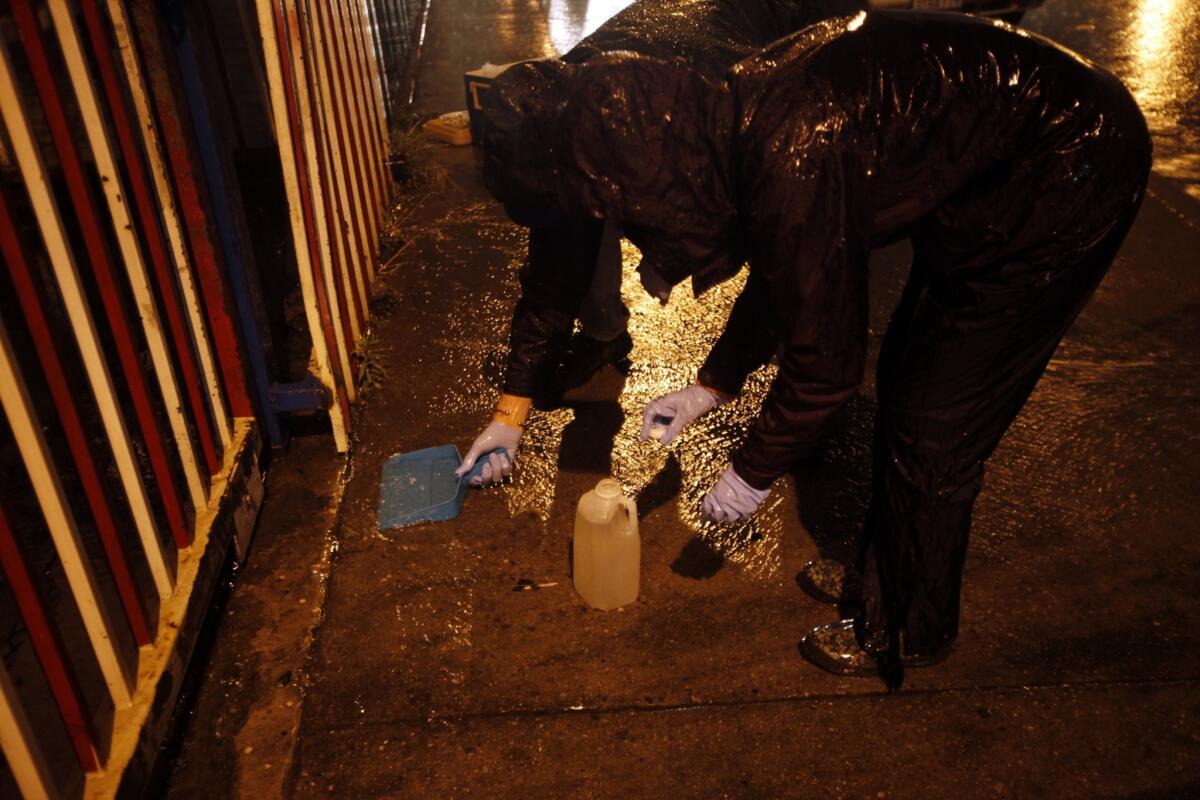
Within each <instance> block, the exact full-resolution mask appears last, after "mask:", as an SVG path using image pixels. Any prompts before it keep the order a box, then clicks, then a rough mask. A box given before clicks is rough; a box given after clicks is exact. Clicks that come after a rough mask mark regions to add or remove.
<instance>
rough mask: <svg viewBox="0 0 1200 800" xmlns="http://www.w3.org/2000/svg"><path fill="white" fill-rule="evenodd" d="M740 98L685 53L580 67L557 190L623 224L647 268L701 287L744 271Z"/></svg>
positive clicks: (565, 199)
mask: <svg viewBox="0 0 1200 800" xmlns="http://www.w3.org/2000/svg"><path fill="white" fill-rule="evenodd" d="M731 122H732V103H731V102H730V100H729V93H728V90H727V89H726V88H725V86H724V85H723V84H721V85H718V84H713V83H710V82H708V81H706V80H704V79H703V78H701V77H700V76H699V75H698V74H696V73H695V72H694V71H693V70H691V69H689V68H688V67H687V66H686V65H684V64H682V63H680V62H668V61H662V60H659V59H654V58H647V57H642V56H637V55H633V54H631V53H614V54H611V55H608V56H603V57H598V58H594V59H591V60H589V61H588V62H587V63H586V64H584V65H581V66H579V67H577V68H576V70H575V74H574V75H573V76H572V78H571V81H570V86H569V89H568V91H567V96H566V101H565V103H564V104H563V106H562V107H561V110H560V112H559V113H558V114H557V125H556V126H554V127H553V128H552V130H553V132H554V142H553V144H552V148H553V150H554V153H555V159H554V160H555V162H556V164H557V168H558V175H557V178H558V195H559V198H560V200H561V202H562V203H563V206H564V207H565V208H566V209H567V210H570V211H572V212H574V213H586V214H591V215H594V216H602V217H604V218H606V219H608V220H611V221H612V222H614V223H616V224H618V225H620V226H621V227H622V229H623V230H624V232H625V235H626V236H628V237H629V238H630V240H631V241H633V243H634V244H636V245H637V246H638V248H639V249H640V250H641V251H642V255H643V257H644V259H645V261H646V265H645V268H648V269H653V270H654V271H655V272H656V273H657V274H658V275H659V276H660V277H662V278H663V279H664V280H666V281H667V282H669V283H670V284H672V285H674V284H677V283H679V282H681V281H683V280H684V279H685V278H687V277H689V276H690V277H691V278H692V286H693V289H694V291H696V292H697V293H699V292H701V291H704V290H705V289H707V288H708V287H710V286H712V285H714V284H716V283H719V282H721V281H723V280H725V279H726V278H728V277H730V276H731V275H733V274H734V273H736V272H737V271H738V269H739V268H740V266H741V258H740V257H739V255H738V254H737V248H736V247H735V245H734V238H735V230H736V220H737V211H736V207H735V203H734V198H733V190H732V176H731V174H730V168H729V162H730V155H731V153H730V150H731V146H732V139H733V137H732V130H731Z"/></svg>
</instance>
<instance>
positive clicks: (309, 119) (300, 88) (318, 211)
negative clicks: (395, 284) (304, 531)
mask: <svg viewBox="0 0 1200 800" xmlns="http://www.w3.org/2000/svg"><path fill="white" fill-rule="evenodd" d="M283 9H284V14H285V18H286V20H287V25H286V27H287V33H288V37H289V41H288V44H289V47H288V51H289V52H290V53H291V56H292V74H293V75H295V76H296V87H295V88H296V104H297V106H298V108H299V110H300V136H301V138H302V140H303V142H304V156H305V159H306V161H307V167H308V169H307V172H308V176H309V182H308V187H309V189H310V191H311V194H312V203H313V216H314V217H316V220H315V222H316V226H317V245H318V247H320V250H321V253H320V260H321V263H322V265H323V266H324V269H322V270H321V273H322V276H323V277H324V279H325V293H326V295H327V296H328V298H329V316H330V319H331V320H332V323H333V324H332V328H333V338H334V342H335V344H336V346H337V349H338V355H339V356H340V361H341V366H342V380H343V383H344V385H345V387H346V394H347V395H348V396H349V398H350V399H351V400H354V395H355V392H354V374H353V373H352V372H351V371H350V349H351V348H350V347H349V346H347V342H346V337H345V335H344V334H343V333H342V315H341V310H340V309H339V308H338V304H337V298H338V289H337V283H336V281H335V279H334V275H333V248H332V243H331V242H330V238H329V226H328V225H327V224H326V218H325V204H326V202H327V198H326V197H325V192H324V180H323V176H322V174H321V168H320V163H319V159H318V157H317V148H318V147H320V144H319V143H318V142H317V130H316V126H315V125H314V124H313V119H314V117H313V115H314V114H315V113H316V110H315V109H314V108H313V105H314V103H313V102H312V101H311V99H310V97H309V93H308V81H307V80H305V78H306V76H307V74H308V73H307V70H308V62H309V60H310V59H311V58H312V54H311V53H310V52H309V51H308V49H307V48H306V47H305V46H304V41H303V40H302V39H301V38H300V14H299V12H298V11H297V9H296V0H283Z"/></svg>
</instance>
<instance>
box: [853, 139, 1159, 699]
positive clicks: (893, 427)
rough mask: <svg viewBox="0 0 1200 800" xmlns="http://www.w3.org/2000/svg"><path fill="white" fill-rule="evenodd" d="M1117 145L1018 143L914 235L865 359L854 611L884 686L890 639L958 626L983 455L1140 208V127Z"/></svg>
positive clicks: (926, 645)
mask: <svg viewBox="0 0 1200 800" xmlns="http://www.w3.org/2000/svg"><path fill="white" fill-rule="evenodd" d="M1143 130H1144V129H1143ZM1134 138H1135V141H1136V139H1137V137H1134ZM1129 151H1130V152H1129V157H1128V158H1127V159H1121V158H1119V157H1118V156H1119V155H1120V154H1119V153H1114V152H1112V151H1109V152H1108V153H1106V154H1105V158H1104V159H1103V160H1101V161H1099V162H1098V161H1097V160H1095V159H1091V160H1088V159H1086V158H1083V157H1079V156H1078V154H1076V155H1077V157H1076V158H1072V157H1070V156H1068V157H1066V158H1063V157H1062V156H1061V154H1058V155H1056V156H1054V157H1050V158H1041V159H1031V160H1030V161H1029V163H1027V164H1026V165H1025V166H1024V167H1021V166H1015V167H1013V168H1012V172H1007V173H1005V174H1004V175H1002V176H1000V177H999V178H998V179H997V180H996V181H995V182H994V183H993V184H992V185H991V186H988V185H987V183H988V182H987V181H984V182H982V183H983V184H984V185H983V186H982V187H981V188H975V189H972V190H971V191H969V192H965V193H963V194H962V196H960V197H956V198H952V199H951V200H950V201H949V202H947V203H946V204H944V205H943V206H942V207H941V208H940V209H938V210H937V211H936V212H934V213H933V214H932V215H930V217H929V218H928V219H926V220H924V221H923V222H922V223H920V225H919V227H918V229H917V231H916V232H915V234H914V236H913V249H914V259H913V266H912V273H911V275H910V278H909V281H908V284H907V286H906V287H905V290H904V294H903V297H902V299H901V302H900V304H899V306H898V307H897V309H896V311H895V312H894V314H893V316H892V319H891V322H890V324H889V325H888V329H887V333H886V335H885V337H884V341H883V345H882V349H881V353H880V357H879V363H878V375H877V391H878V397H879V410H878V416H877V418H876V426H875V440H874V455H873V459H874V464H873V470H874V474H873V487H872V497H871V502H870V507H869V510H868V514H867V519H866V526H865V534H866V535H865V541H864V544H865V549H864V554H863V557H862V560H861V563H860V566H861V567H862V569H863V575H864V581H863V609H864V611H863V612H862V614H861V615H860V617H859V619H858V625H857V628H858V633H859V639H860V642H861V643H862V645H863V646H864V647H865V648H866V649H867V650H869V651H871V652H873V653H875V654H876V655H877V656H879V657H880V663H881V667H882V670H883V674H884V677H885V679H887V680H888V682H889V683H890V684H891V685H893V686H898V685H899V682H900V680H902V676H903V671H902V669H901V668H900V663H899V655H900V654H901V653H903V654H905V655H910V656H912V655H919V656H925V657H932V656H934V655H937V654H940V653H942V652H944V649H945V648H948V647H949V646H950V645H951V643H952V642H953V640H954V638H955V636H956V635H957V633H958V622H959V597H960V589H961V586H962V571H963V564H964V560H965V558H966V552H967V539H968V533H969V530H970V524H971V509H972V506H973V505H974V503H975V498H976V497H977V496H978V495H979V492H980V490H981V488H982V485H983V472H984V462H985V461H986V460H987V458H988V456H989V455H991V453H992V451H993V450H994V449H995V448H996V446H997V444H998V443H999V441H1000V438H1001V436H1003V434H1004V432H1005V431H1006V430H1007V429H1008V427H1009V425H1010V424H1011V423H1012V422H1013V420H1014V419H1015V418H1016V416H1017V414H1018V412H1019V411H1020V410H1021V407H1022V406H1023V405H1024V404H1025V401H1026V400H1027V399H1028V397H1029V395H1030V393H1031V392H1032V391H1033V388H1034V385H1035V384H1036V383H1037V381H1038V378H1039V377H1040V376H1041V375H1042V372H1043V371H1044V370H1045V368H1046V365H1047V363H1048V362H1049V360H1050V358H1051V356H1053V354H1054V351H1055V348H1056V347H1057V346H1058V343H1059V341H1060V340H1061V339H1062V337H1063V335H1064V334H1065V333H1066V331H1067V329H1068V328H1069V327H1070V325H1071V323H1072V322H1073V321H1074V319H1075V317H1076V316H1077V315H1078V314H1079V312H1080V311H1081V310H1082V308H1083V306H1084V305H1085V304H1086V303H1087V301H1088V299H1089V298H1090V297H1091V295H1092V292H1093V291H1094V290H1095V288H1096V287H1097V285H1098V284H1099V283H1100V281H1101V279H1102V278H1103V277H1104V275H1105V273H1106V272H1107V271H1108V268H1109V266H1110V265H1111V264H1112V262H1113V260H1114V259H1115V257H1116V254H1117V251H1118V250H1119V248H1120V246H1121V242H1122V241H1123V240H1124V238H1125V234H1126V233H1127V232H1128V230H1129V228H1130V226H1131V225H1132V223H1133V220H1134V217H1135V216H1136V215H1137V210H1138V206H1139V205H1140V202H1141V197H1142V194H1143V192H1144V188H1145V182H1146V177H1147V174H1148V172H1149V142H1148V139H1145V143H1144V146H1143V147H1139V146H1136V145H1135V146H1132V147H1130V148H1129ZM1096 163H1107V164H1111V165H1112V167H1111V168H1107V169H1105V170H1104V171H1105V173H1107V174H1104V175H1094V174H1093V175H1090V176H1086V177H1088V178H1090V180H1088V181H1083V182H1082V184H1083V185H1082V186H1081V181H1080V177H1081V175H1080V171H1081V170H1083V171H1086V170H1087V169H1094V165H1095V164H1096ZM1088 165H1092V166H1088ZM1014 172H1015V173H1018V174H1017V175H1016V176H1015V178H1014V175H1013V173H1014ZM1088 184H1090V187H1089V186H1088ZM1013 186H1019V187H1021V190H1020V192H1019V196H1014V194H1015V193H1014V190H1013V188H1012V187H1013ZM1081 190H1082V191H1081ZM1029 198H1038V200H1036V201H1035V202H1033V203H1030V202H1029ZM1105 206H1108V207H1107V208H1106V207H1105ZM1102 221H1103V222H1102ZM996 231H1004V233H997V234H996V235H994V236H993V235H992V234H991V233H989V232H996Z"/></svg>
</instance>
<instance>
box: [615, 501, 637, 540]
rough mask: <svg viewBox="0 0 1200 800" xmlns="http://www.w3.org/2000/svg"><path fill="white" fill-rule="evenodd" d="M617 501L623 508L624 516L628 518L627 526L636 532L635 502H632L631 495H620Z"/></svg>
mask: <svg viewBox="0 0 1200 800" xmlns="http://www.w3.org/2000/svg"><path fill="white" fill-rule="evenodd" d="M618 502H619V503H620V504H621V506H622V507H623V508H624V509H625V516H626V517H628V519H629V527H630V528H632V529H633V533H635V534H636V533H637V532H638V517H637V503H635V502H633V498H631V497H621V498H620V499H619V500H618Z"/></svg>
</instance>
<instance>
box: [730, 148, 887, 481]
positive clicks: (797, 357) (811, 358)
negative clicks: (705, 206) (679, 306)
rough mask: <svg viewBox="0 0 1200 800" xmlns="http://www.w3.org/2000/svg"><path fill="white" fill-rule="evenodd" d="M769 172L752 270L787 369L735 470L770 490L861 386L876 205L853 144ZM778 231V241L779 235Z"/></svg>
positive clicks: (760, 199)
mask: <svg viewBox="0 0 1200 800" xmlns="http://www.w3.org/2000/svg"><path fill="white" fill-rule="evenodd" d="M781 161H783V162H785V163H783V164H778V165H774V166H775V169H772V170H766V171H764V173H763V174H765V175H767V176H768V177H767V178H766V180H764V181H763V182H762V183H761V184H760V186H759V187H758V191H757V196H756V198H755V203H756V205H759V206H760V207H762V208H770V209H773V212H772V213H771V214H769V215H766V216H765V219H766V221H767V222H766V224H767V225H768V226H769V227H768V228H767V229H765V230H762V231H761V232H760V233H761V235H759V236H755V237H754V238H755V239H756V240H758V241H759V242H760V243H761V249H760V250H759V251H758V252H757V253H755V254H754V255H752V257H751V262H750V269H751V272H752V273H754V272H757V273H758V275H759V277H760V278H761V279H762V281H763V286H764V287H765V288H766V290H767V293H768V296H769V298H770V303H771V305H772V306H773V308H774V317H775V319H777V320H778V325H779V333H780V338H781V340H782V341H781V352H780V358H779V373H778V375H777V376H776V378H775V381H774V383H773V384H772V386H771V390H770V392H768V394H767V397H766V399H765V400H764V401H763V405H762V409H761V411H760V412H759V415H758V418H757V419H756V420H755V421H754V424H753V426H752V427H751V429H750V433H749V435H748V436H747V437H746V440H745V441H744V442H743V444H742V447H741V448H740V449H739V450H738V451H737V452H736V453H735V454H734V456H733V467H734V469H735V470H737V473H738V474H739V475H740V476H741V477H742V478H743V479H744V480H745V481H746V482H747V483H749V484H750V485H751V486H753V487H755V488H757V489H766V488H768V487H769V486H770V485H771V483H772V482H774V481H775V479H776V478H778V477H780V476H781V475H783V474H784V473H785V472H787V471H788V470H789V469H790V468H791V466H792V464H793V463H795V461H796V460H797V459H798V458H799V457H801V456H802V455H804V454H805V453H806V452H807V451H809V450H811V449H812V448H813V447H814V446H815V445H816V443H817V439H818V437H819V436H820V434H821V432H822V430H823V429H824V428H825V426H826V424H827V423H828V422H829V420H830V418H831V417H833V415H834V414H835V413H836V412H837V411H838V409H840V408H841V407H842V406H843V405H844V404H845V403H846V402H847V401H848V400H849V399H850V398H851V397H853V396H854V394H855V392H856V391H857V389H858V385H859V383H860V382H861V381H862V375H863V368H864V363H865V360H866V333H867V313H868V312H867V308H868V307H867V260H868V256H869V254H870V223H871V207H870V206H871V204H870V199H869V193H868V192H867V191H866V185H865V184H866V177H865V170H864V169H863V168H862V167H861V166H860V165H859V163H858V162H857V159H856V157H855V154H854V148H852V147H851V148H839V147H831V148H829V149H828V150H826V154H825V155H824V156H822V157H818V158H815V159H803V160H802V161H801V162H799V163H797V162H794V161H788V160H787V159H781ZM771 234H773V235H771Z"/></svg>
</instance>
